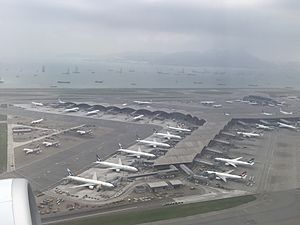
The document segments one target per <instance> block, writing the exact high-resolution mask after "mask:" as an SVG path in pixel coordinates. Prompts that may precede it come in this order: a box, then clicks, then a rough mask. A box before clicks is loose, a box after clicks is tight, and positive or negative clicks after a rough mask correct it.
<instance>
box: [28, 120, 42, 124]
mask: <svg viewBox="0 0 300 225" xmlns="http://www.w3.org/2000/svg"><path fill="white" fill-rule="evenodd" d="M43 120H44V119H38V120H33V121H31V122H30V124H38V123H41V122H42V121H43Z"/></svg>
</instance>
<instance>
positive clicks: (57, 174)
mask: <svg viewBox="0 0 300 225" xmlns="http://www.w3.org/2000/svg"><path fill="white" fill-rule="evenodd" d="M9 113H10V114H12V115H14V114H15V113H17V114H18V115H21V116H30V117H41V116H42V115H43V116H45V117H47V120H49V121H51V120H55V121H61V122H62V123H63V122H64V121H67V122H68V121H69V122H72V123H73V124H74V125H79V124H82V123H85V124H94V125H96V126H97V127H103V128H104V129H109V130H111V132H108V133H106V134H104V135H103V136H101V137H98V138H93V139H89V140H88V141H86V142H84V143H81V144H79V145H76V146H73V147H70V148H68V149H66V150H65V151H62V152H57V153H56V154H53V155H50V156H49V157H47V158H43V159H40V160H35V161H34V162H33V163H29V164H27V165H24V166H21V167H19V168H18V167H17V169H16V170H15V171H14V172H13V173H12V174H11V175H12V176H14V177H15V176H22V177H25V178H27V179H28V180H29V181H30V183H31V184H32V187H33V190H35V191H43V190H47V189H49V188H50V187H51V186H55V185H56V184H57V183H58V182H59V181H60V180H61V179H62V178H64V177H65V176H66V169H67V168H70V169H71V170H72V171H74V172H78V171H82V169H83V168H86V167H87V165H92V162H94V161H96V154H99V156H100V157H107V156H108V155H110V154H113V153H114V152H115V150H116V148H117V146H118V143H123V145H124V146H127V145H131V144H132V143H134V142H135V140H136V134H139V136H140V137H142V138H144V137H147V136H149V135H150V134H152V133H153V129H158V128H159V127H158V126H155V125H148V126H144V125H142V124H133V123H124V122H117V121H108V120H96V119H92V118H80V117H76V116H70V115H55V114H50V113H46V114H45V113H39V112H31V111H26V110H20V109H13V110H11V111H10V112H9ZM112 137H113V138H112ZM13 174H15V175H13ZM5 176H9V174H6V175H5Z"/></svg>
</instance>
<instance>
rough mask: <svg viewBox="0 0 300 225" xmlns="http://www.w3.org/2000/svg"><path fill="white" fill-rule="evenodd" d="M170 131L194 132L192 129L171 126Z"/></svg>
mask: <svg viewBox="0 0 300 225" xmlns="http://www.w3.org/2000/svg"><path fill="white" fill-rule="evenodd" d="M168 129H170V130H175V131H178V132H192V131H191V130H190V129H186V128H181V127H171V126H168Z"/></svg>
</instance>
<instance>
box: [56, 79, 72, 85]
mask: <svg viewBox="0 0 300 225" xmlns="http://www.w3.org/2000/svg"><path fill="white" fill-rule="evenodd" d="M57 83H58V84H70V83H71V81H62V80H58V81H57Z"/></svg>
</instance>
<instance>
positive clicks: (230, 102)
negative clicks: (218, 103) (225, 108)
mask: <svg viewBox="0 0 300 225" xmlns="http://www.w3.org/2000/svg"><path fill="white" fill-rule="evenodd" d="M225 102H226V103H228V104H232V103H233V101H232V100H227V101H225Z"/></svg>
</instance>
